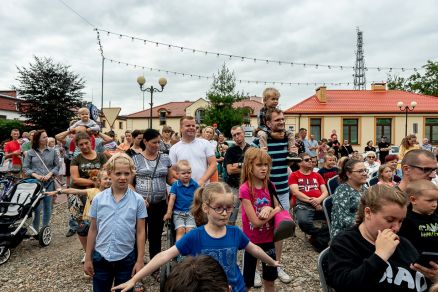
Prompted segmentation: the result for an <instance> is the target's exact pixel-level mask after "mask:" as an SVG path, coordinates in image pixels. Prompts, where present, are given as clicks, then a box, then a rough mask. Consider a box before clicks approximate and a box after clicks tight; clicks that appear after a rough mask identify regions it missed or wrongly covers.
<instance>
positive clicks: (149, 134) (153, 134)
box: [143, 129, 160, 141]
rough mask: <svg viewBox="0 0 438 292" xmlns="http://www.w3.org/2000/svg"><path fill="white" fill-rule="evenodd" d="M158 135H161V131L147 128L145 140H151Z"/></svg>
mask: <svg viewBox="0 0 438 292" xmlns="http://www.w3.org/2000/svg"><path fill="white" fill-rule="evenodd" d="M157 137H160V132H158V131H157V130H155V129H147V130H146V131H144V133H143V140H146V141H150V140H152V139H155V138H157Z"/></svg>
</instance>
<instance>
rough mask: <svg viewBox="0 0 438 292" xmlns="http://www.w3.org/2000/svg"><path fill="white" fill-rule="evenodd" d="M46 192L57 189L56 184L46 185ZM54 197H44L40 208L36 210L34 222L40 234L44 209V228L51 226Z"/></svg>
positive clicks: (39, 205) (33, 224)
mask: <svg viewBox="0 0 438 292" xmlns="http://www.w3.org/2000/svg"><path fill="white" fill-rule="evenodd" d="M44 186H45V188H46V191H48V192H50V191H53V190H54V189H55V186H54V183H53V182H52V181H51V182H48V183H45V184H44ZM52 198H53V197H52V196H47V197H43V198H42V200H41V201H40V203H39V204H38V207H36V208H35V210H34V218H33V222H32V226H33V228H35V230H36V231H37V232H38V231H39V230H40V217H41V209H43V226H46V225H49V223H50V218H51V217H52Z"/></svg>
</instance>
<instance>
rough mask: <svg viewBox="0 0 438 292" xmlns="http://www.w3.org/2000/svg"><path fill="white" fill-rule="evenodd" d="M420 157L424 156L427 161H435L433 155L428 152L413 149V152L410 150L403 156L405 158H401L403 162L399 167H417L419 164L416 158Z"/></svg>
mask: <svg viewBox="0 0 438 292" xmlns="http://www.w3.org/2000/svg"><path fill="white" fill-rule="evenodd" d="M421 155H424V156H426V157H427V158H429V159H433V160H436V157H435V155H434V154H433V153H432V152H430V151H429V150H424V149H414V150H411V151H409V152H408V153H406V154H405V156H404V157H403V160H402V162H401V165H402V166H403V165H417V164H418V163H419V161H418V157H420V156H421Z"/></svg>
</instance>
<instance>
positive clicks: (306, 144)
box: [303, 139, 318, 157]
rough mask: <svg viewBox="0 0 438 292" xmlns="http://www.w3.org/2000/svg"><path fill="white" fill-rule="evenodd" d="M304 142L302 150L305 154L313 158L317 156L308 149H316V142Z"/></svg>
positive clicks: (314, 151)
mask: <svg viewBox="0 0 438 292" xmlns="http://www.w3.org/2000/svg"><path fill="white" fill-rule="evenodd" d="M303 142H304V148H305V149H306V153H307V154H309V156H310V157H315V156H316V155H317V153H316V150H310V147H318V141H316V140H315V139H314V140H309V139H306V140H304V141H303Z"/></svg>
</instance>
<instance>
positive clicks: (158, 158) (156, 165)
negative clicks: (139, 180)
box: [151, 153, 161, 179]
mask: <svg viewBox="0 0 438 292" xmlns="http://www.w3.org/2000/svg"><path fill="white" fill-rule="evenodd" d="M160 157H161V154H160V153H158V157H157V163H156V164H155V167H154V171H153V172H152V176H151V178H152V179H154V176H155V172H156V171H157V167H158V163H160Z"/></svg>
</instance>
